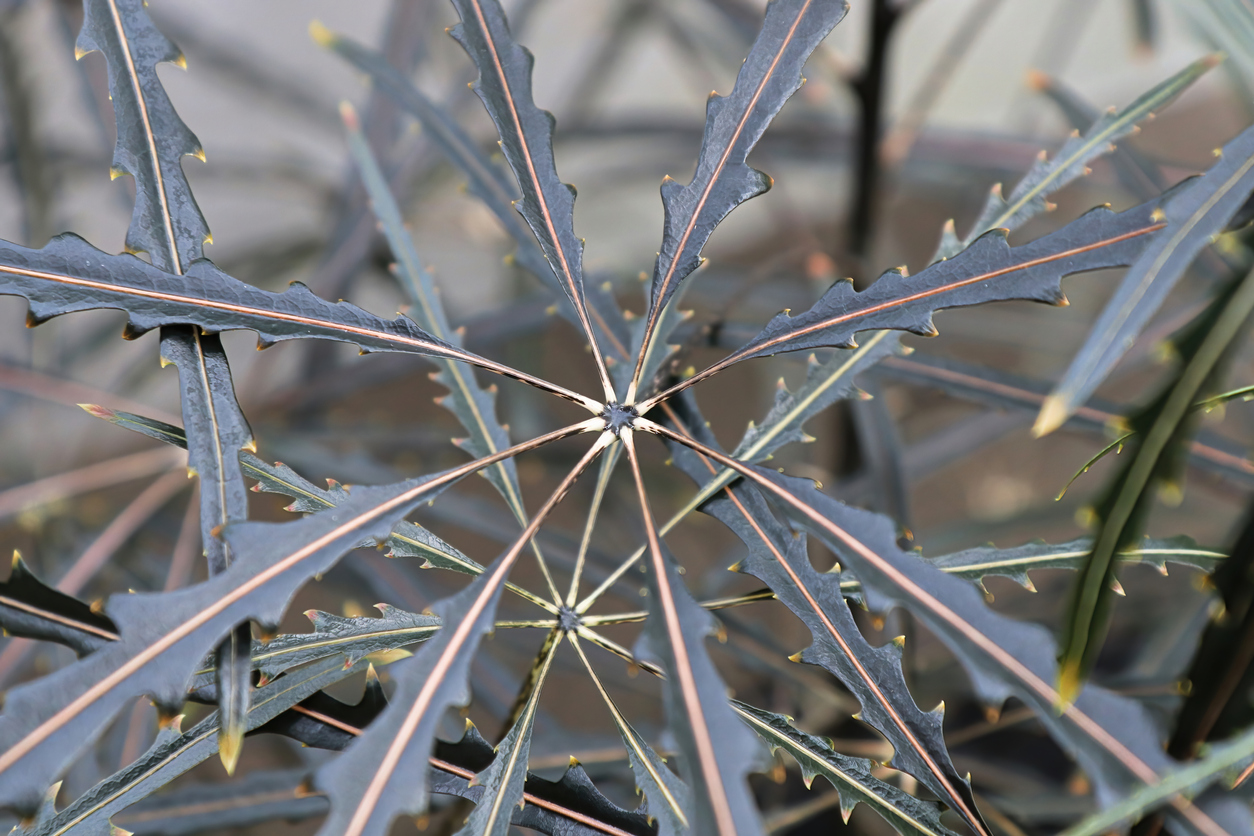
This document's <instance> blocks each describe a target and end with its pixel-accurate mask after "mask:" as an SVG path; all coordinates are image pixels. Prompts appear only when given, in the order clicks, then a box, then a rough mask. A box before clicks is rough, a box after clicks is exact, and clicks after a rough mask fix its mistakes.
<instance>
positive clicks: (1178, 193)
mask: <svg viewBox="0 0 1254 836" xmlns="http://www.w3.org/2000/svg"><path fill="white" fill-rule="evenodd" d="M1251 192H1254V128H1247V129H1246V130H1245V131H1243V132H1242V133H1241V134H1239V135H1238V136H1237V137H1236V138H1235V139H1233V140H1232V141H1231V142H1229V143H1228V144H1227V145H1225V146H1224V148H1223V152H1222V154H1221V156H1220V159H1219V162H1217V163H1215V165H1214V166H1213V167H1212V168H1211V170H1210V171H1208V172H1207V173H1206V174H1205V175H1203V176H1202V177H1198V178H1195V179H1193V180H1190V181H1186V183H1185V184H1184V185H1183V186H1180V187H1177V188H1176V189H1175V190H1174V192H1173V194H1172V196H1171V197H1170V198H1169V199H1168V200H1166V201H1164V203H1163V207H1162V213H1161V216H1162V217H1163V219H1164V220H1165V222H1166V224H1167V227H1166V229H1164V230H1163V232H1162V234H1161V235H1159V236H1157V237H1156V238H1155V240H1154V242H1153V244H1151V245H1150V246H1149V247H1148V248H1147V249H1146V250H1145V252H1144V253H1142V254H1141V255H1140V257H1139V258H1138V259H1137V260H1136V263H1134V264H1133V265H1132V266H1131V268H1129V270H1128V272H1127V273H1126V274H1125V275H1124V277H1123V281H1122V282H1120V284H1119V289H1118V290H1116V291H1115V294H1114V296H1112V297H1111V299H1110V301H1109V302H1107V303H1106V307H1105V309H1103V311H1102V315H1101V316H1100V317H1098V319H1097V322H1096V323H1094V325H1093V329H1092V330H1091V331H1090V332H1089V337H1088V339H1087V340H1086V341H1085V343H1084V345H1083V346H1081V348H1080V350H1079V351H1078V352H1077V353H1076V356H1075V358H1074V359H1073V360H1072V361H1071V366H1070V368H1068V369H1067V371H1066V373H1065V374H1064V375H1063V379H1062V380H1061V381H1060V382H1059V383H1058V385H1057V387H1055V389H1054V391H1053V392H1052V393H1051V394H1050V396H1049V399H1048V400H1047V401H1046V402H1045V405H1044V406H1043V407H1042V408H1041V414H1040V416H1039V417H1038V418H1037V422H1036V428H1035V430H1036V432H1037V434H1038V435H1043V434H1044V433H1047V432H1051V431H1053V430H1054V429H1056V428H1057V427H1058V426H1059V425H1061V424H1062V422H1063V421H1065V420H1066V419H1067V417H1068V416H1069V415H1071V414H1072V413H1073V412H1075V410H1076V409H1077V408H1078V407H1079V406H1080V405H1081V404H1083V403H1084V402H1085V400H1087V399H1088V397H1089V395H1091V394H1093V391H1094V390H1095V389H1097V387H1098V385H1099V384H1100V383H1101V382H1102V381H1103V380H1105V379H1106V376H1107V375H1108V374H1110V371H1111V369H1113V368H1114V366H1115V364H1116V363H1118V362H1119V359H1120V358H1121V357H1123V355H1124V353H1125V352H1126V351H1127V350H1128V348H1129V347H1130V346H1131V344H1132V342H1133V340H1135V339H1136V336H1137V334H1139V333H1140V332H1141V329H1142V328H1144V327H1145V325H1146V323H1148V322H1149V320H1150V317H1152V316H1153V315H1154V313H1155V312H1156V311H1157V310H1158V308H1159V307H1160V306H1161V305H1162V303H1163V301H1164V300H1165V299H1166V298H1167V294H1168V292H1169V291H1170V290H1171V289H1172V288H1173V287H1175V285H1176V282H1177V281H1179V279H1180V277H1181V276H1183V275H1184V273H1185V271H1186V270H1188V268H1189V265H1190V264H1191V263H1192V262H1193V260H1194V259H1195V258H1197V256H1198V254H1199V253H1200V252H1201V251H1202V249H1203V248H1205V247H1206V246H1207V245H1208V244H1210V242H1211V240H1212V239H1213V238H1214V237H1216V236H1217V235H1219V234H1220V233H1222V232H1223V231H1224V229H1225V228H1226V227H1227V226H1228V223H1229V221H1230V220H1232V218H1233V216H1234V215H1236V213H1237V212H1238V210H1240V209H1241V207H1242V206H1243V205H1244V204H1245V201H1246V198H1248V197H1249V196H1250V193H1251Z"/></svg>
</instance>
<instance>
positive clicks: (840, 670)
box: [672, 398, 989, 834]
mask: <svg viewBox="0 0 1254 836" xmlns="http://www.w3.org/2000/svg"><path fill="white" fill-rule="evenodd" d="M672 403H673V402H672ZM680 406H681V407H683V412H684V413H685V414H684V415H683V416H680V415H675V416H674V419H673V423H675V424H676V429H677V430H678V431H679V432H681V433H683V434H685V435H687V436H689V437H691V438H695V439H697V440H698V441H700V442H701V443H702V444H705V445H707V446H709V447H710V448H712V449H717V448H718V443H717V441H716V440H715V439H714V437H713V433H711V432H710V431H709V428H708V427H707V426H706V424H705V421H704V419H702V417H701V416H700V414H699V413H698V412H697V411H696V405H695V403H693V402H692V399H690V398H686V399H684V401H683V402H681V404H680ZM675 419H677V420H675ZM672 454H673V457H674V460H675V463H676V464H677V465H679V467H680V468H681V469H682V470H684V472H686V473H687V474H688V475H689V476H691V477H692V478H693V479H694V480H695V481H696V482H697V483H698V484H700V483H701V482H702V481H703V480H705V479H708V478H709V477H710V475H711V474H713V473H716V472H717V471H716V469H715V466H714V464H713V463H712V462H710V461H709V460H708V459H704V458H702V457H700V456H699V455H697V454H696V453H694V452H693V451H691V450H689V449H688V448H687V447H684V446H682V445H672ZM701 510H702V511H704V512H706V513H707V514H710V515H711V516H713V517H715V518H716V519H718V520H719V521H721V522H722V523H723V524H724V525H726V526H727V527H728V528H730V529H731V530H732V531H733V532H735V534H736V536H737V537H739V538H740V539H741V541H742V542H744V544H745V545H746V546H747V547H748V549H749V556H748V558H746V559H745V560H744V561H743V562H741V563H738V564H737V565H735V566H733V567H731V568H732V570H733V571H738V572H744V573H746V574H749V575H752V576H753V577H755V578H758V579H759V580H761V581H763V582H764V583H766V585H767V586H769V587H770V588H771V589H772V590H773V591H774V592H775V597H776V598H777V599H778V600H779V601H781V602H782V603H783V604H784V605H785V606H787V607H788V609H790V610H792V612H793V613H794V614H795V615H796V616H797V617H798V618H800V619H801V620H802V622H804V623H805V625H806V627H808V628H809V630H810V632H811V634H812V635H813V637H814V642H813V644H811V645H810V647H809V648H807V649H806V650H805V651H803V652H802V653H800V654H798V655H797V656H796V657H793V658H794V659H796V660H797V661H801V662H806V663H808V664H812V665H819V666H821V667H823V668H824V669H826V670H827V671H829V672H831V673H832V674H834V675H835V676H836V677H837V678H838V679H840V681H841V682H842V683H844V685H845V687H847V688H848V689H849V690H850V691H851V692H852V693H853V695H854V696H855V697H857V699H858V701H859V703H861V705H862V711H861V713H860V715H859V716H860V717H861V719H862V720H863V721H864V722H866V723H868V724H870V725H871V726H872V727H873V728H875V729H876V730H877V731H879V732H880V733H881V734H883V735H884V737H885V738H886V739H887V740H888V742H889V743H890V744H892V747H893V751H894V754H893V759H892V761H891V762H890V763H891V765H892V766H893V767H894V768H896V769H899V770H901V771H903V772H906V773H909V774H910V775H913V776H914V777H916V778H918V779H919V781H920V782H921V783H922V784H923V785H924V786H926V787H927V788H928V789H929V790H931V791H932V792H933V793H934V794H935V795H936V797H937V798H939V799H941V801H943V802H944V803H945V804H947V805H948V806H949V807H951V808H953V810H954V811H955V812H957V813H958V815H960V816H961V817H962V818H963V820H964V821H966V823H967V825H968V826H969V827H970V828H971V829H972V831H973V832H975V833H977V834H988V833H989V830H988V825H986V824H985V823H984V821H983V819H982V818H981V816H980V813H979V810H978V809H977V808H976V805H975V798H974V796H973V795H972V793H971V787H970V785H969V784H968V783H967V782H966V781H965V780H963V778H962V777H961V776H960V775H959V774H958V771H957V770H956V769H955V768H954V765H953V763H952V761H951V760H950V757H949V752H948V750H947V748H946V746H945V737H944V730H943V728H942V725H941V723H942V719H943V716H944V713H943V711H941V710H936V711H930V712H923V711H921V710H920V709H919V707H918V706H917V705H916V704H915V702H914V698H913V697H912V696H911V694H910V690H909V688H908V687H907V686H906V680H905V675H904V674H903V673H902V669H901V649H900V647H899V646H898V645H897V644H895V643H890V644H887V645H884V646H883V647H878V648H877V647H872V646H871V644H870V643H869V642H867V640H866V639H865V637H863V635H862V632H861V631H860V630H859V629H858V625H857V624H855V623H854V620H853V615H852V613H850V612H849V605H848V604H847V603H846V602H845V598H844V595H843V594H842V592H841V575H840V573H827V574H819V573H818V572H816V571H815V570H814V568H813V567H812V566H811V565H810V557H809V553H808V552H807V550H806V539H805V537H804V536H800V537H793V536H792V532H791V531H789V530H788V528H787V527H786V526H784V525H783V524H781V523H780V522H779V520H777V519H776V518H775V515H774V514H773V513H771V511H770V510H769V509H768V508H767V506H766V502H765V501H764V500H763V498H762V495H761V494H760V493H759V492H758V490H757V489H756V488H755V487H754V486H752V485H746V484H743V483H742V484H740V485H738V486H735V487H732V486H729V487H727V488H725V489H724V491H723V492H722V493H720V494H717V495H715V496H714V497H712V498H711V499H710V500H709V501H708V502H707V503H706V504H704V505H703V506H702V507H701Z"/></svg>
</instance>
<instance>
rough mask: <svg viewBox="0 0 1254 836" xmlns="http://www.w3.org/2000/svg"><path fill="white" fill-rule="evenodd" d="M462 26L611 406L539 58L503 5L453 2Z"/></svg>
mask: <svg viewBox="0 0 1254 836" xmlns="http://www.w3.org/2000/svg"><path fill="white" fill-rule="evenodd" d="M453 6H454V8H456V9H457V14H458V15H459V16H460V17H461V23H460V24H458V25H457V26H455V27H453V28H452V29H451V30H450V34H451V35H452V36H453V37H454V38H456V39H457V42H458V43H460V44H461V45H462V47H463V48H464V49H465V50H466V53H467V54H468V55H469V56H470V59H471V60H472V61H474V62H475V66H476V67H477V68H478V69H479V77H478V79H476V80H475V82H474V84H473V85H472V87H473V88H474V91H475V93H477V94H478V95H479V98H480V99H482V100H483V104H484V107H486V108H487V110H488V115H489V116H491V117H492V121H493V122H494V123H495V124H496V130H497V133H498V134H499V135H500V137H501V150H502V151H503V152H504V154H505V159H506V160H508V161H509V164H510V167H511V168H513V169H514V176H515V177H516V178H517V180H518V185H519V187H520V188H521V189H522V201H521V202H520V203H519V204H518V205H517V208H518V211H519V212H521V213H522V216H523V217H524V218H525V219H526V220H527V223H528V224H529V225H530V226H531V230H532V232H534V233H535V236H536V240H537V241H539V242H540V249H541V250H543V252H544V257H545V258H547V259H548V261H549V267H550V268H551V269H552V270H553V273H554V275H556V276H557V279H558V282H559V283H560V284H561V286H562V290H563V292H565V294H566V295H567V297H569V298H570V301H571V304H573V305H574V306H575V313H576V314H577V315H578V317H579V323H580V325H581V326H582V327H583V332H584V336H585V337H587V339H588V343H589V345H590V346H591V347H592V356H593V359H594V360H595V361H596V366H597V374H598V375H599V377H600V379H601V385H602V387H603V388H604V390H605V398H606V400H607V401H612V400H614V387H613V384H612V383H611V382H610V377H609V372H608V371H607V369H606V366H605V357H604V355H603V354H602V353H601V349H600V348H599V347H598V344H597V336H596V331H595V330H593V327H592V321H591V319H590V318H589V316H588V303H587V299H586V298H585V294H584V286H583V241H582V240H581V239H579V238H578V237H576V235H575V190H574V188H573V187H571V186H568V185H567V184H565V183H563V182H562V181H561V178H559V177H558V176H557V167H556V165H555V164H554V161H553V128H554V126H555V124H556V122H555V120H554V119H553V114H551V113H549V112H548V111H546V110H541V109H540V108H538V107H536V104H535V102H534V101H533V100H532V97H531V70H532V66H533V65H534V63H535V59H534V58H533V57H532V55H531V53H530V52H528V51H527V50H526V49H524V48H523V47H522V46H521V45H519V44H518V42H517V41H515V40H514V38H513V36H512V35H511V34H510V31H509V24H508V22H507V21H506V20H505V11H504V10H503V9H502V8H501V4H500V3H499V2H498V0H453Z"/></svg>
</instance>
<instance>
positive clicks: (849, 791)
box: [732, 700, 952, 836]
mask: <svg viewBox="0 0 1254 836" xmlns="http://www.w3.org/2000/svg"><path fill="white" fill-rule="evenodd" d="M732 708H733V709H735V711H736V713H737V714H739V715H740V717H741V719H743V720H744V722H745V723H746V724H747V725H748V726H749V728H751V729H753V730H754V731H755V732H757V733H758V735H759V736H760V737H761V738H762V739H763V740H764V741H766V743H767V745H769V746H770V747H771V750H772V751H783V752H787V753H788V755H789V756H790V757H792V759H793V760H795V761H796V762H797V765H798V766H800V767H801V776H802V778H804V779H805V782H806V786H807V787H809V786H810V784H811V782H812V781H813V780H814V779H815V777H816V776H819V775H821V776H823V777H824V778H826V779H827V780H828V782H830V783H831V785H832V786H833V787H835V788H836V791H837V792H838V793H840V814H841V816H842V817H843V818H844V820H845V822H846V823H847V822H848V821H849V816H850V815H851V814H852V813H853V808H854V807H855V806H857V804H858V803H862V804H866V805H867V806H868V807H870V808H871V809H872V810H874V811H875V812H876V813H878V814H879V815H880V817H881V818H883V819H884V821H886V822H888V824H889V825H891V826H892V828H893V829H894V830H896V831H897V832H898V833H900V834H902V836H951V834H952V831H951V830H949V829H948V828H947V827H945V826H944V825H943V824H941V820H940V808H939V807H938V806H937V805H935V804H933V803H931V802H928V801H921V800H919V799H917V798H915V797H914V796H912V795H910V794H909V793H906V792H902V791H901V790H899V789H897V788H896V787H894V786H893V785H892V784H887V783H885V782H883V781H881V780H880V779H878V778H876V777H875V776H873V775H872V774H871V768H872V766H873V764H872V763H871V761H869V760H866V759H865V758H851V757H849V756H848V755H842V754H841V753H840V752H837V751H836V750H835V749H833V748H832V744H831V741H830V740H826V739H824V738H821V737H816V736H815V735H812V734H806V733H805V732H803V731H800V730H799V729H797V728H796V727H795V726H793V725H792V723H791V722H789V718H787V717H785V716H783V715H782V714H775V713H773V712H770V711H763V710H761V709H760V708H754V707H753V706H751V705H748V704H746V703H743V702H740V701H739V700H733V701H732Z"/></svg>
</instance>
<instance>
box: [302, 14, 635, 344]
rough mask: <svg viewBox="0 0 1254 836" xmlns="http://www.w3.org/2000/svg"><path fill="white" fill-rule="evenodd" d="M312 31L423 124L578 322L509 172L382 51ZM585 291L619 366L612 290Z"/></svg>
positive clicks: (618, 316)
mask: <svg viewBox="0 0 1254 836" xmlns="http://www.w3.org/2000/svg"><path fill="white" fill-rule="evenodd" d="M312 32H313V35H314V37H315V39H317V40H318V42H319V43H321V44H323V45H324V46H326V47H328V48H329V49H333V50H335V52H336V53H337V54H338V55H340V56H341V57H343V58H344V59H345V60H347V61H349V62H351V63H352V64H353V66H355V67H357V68H358V69H359V70H361V71H362V72H365V73H367V74H369V75H370V78H371V81H372V82H373V83H374V84H375V85H377V86H378V88H379V89H380V90H383V91H385V92H386V93H387V94H388V95H389V96H391V97H392V98H393V99H394V100H395V101H396V103H397V104H399V105H400V106H401V107H402V108H404V109H405V110H406V111H408V112H409V113H410V115H412V116H413V117H414V118H416V119H417V120H418V121H419V122H420V123H421V124H422V127H423V130H424V131H425V132H426V134H427V136H429V137H430V138H431V139H432V141H434V142H435V144H436V145H437V146H439V148H440V150H441V151H442V152H443V153H444V155H445V156H446V157H447V158H448V159H449V161H450V162H451V163H453V165H455V166H457V168H458V170H460V171H461V172H462V174H463V175H465V177H466V181H467V185H468V186H469V189H470V192H471V193H472V194H474V195H475V196H476V197H478V198H479V199H480V200H482V201H483V203H484V205H485V206H487V207H488V209H490V210H491V211H492V214H493V215H495V216H496V217H497V220H499V221H500V222H501V225H502V226H503V227H505V230H506V232H508V233H509V235H510V236H511V237H512V238H513V239H514V242H515V243H516V244H517V247H518V249H517V251H516V252H515V254H514V258H515V259H516V260H517V262H518V264H519V265H521V266H522V267H523V268H524V269H526V270H527V271H528V272H530V273H532V274H533V275H535V276H536V277H537V278H539V279H540V280H541V281H542V282H544V283H545V285H546V286H548V287H549V288H550V289H552V290H553V291H554V292H555V293H556V294H557V297H558V300H559V301H558V305H559V311H560V312H561V314H562V315H563V316H564V317H566V318H567V319H569V320H570V321H571V322H573V323H574V324H575V325H576V326H578V325H579V315H578V313H576V311H575V308H574V304H573V302H571V300H570V297H569V296H567V295H566V292H565V290H564V289H563V287H562V285H561V283H560V281H559V279H558V277H557V276H556V275H554V273H553V270H552V268H550V267H549V262H548V261H547V260H546V259H545V257H544V254H543V253H542V252H541V251H540V248H539V245H538V244H537V243H536V238H535V235H533V234H532V232H531V229H530V227H528V226H527V225H526V224H525V223H523V221H522V219H521V218H520V217H519V216H518V212H517V211H516V210H515V208H514V202H515V201H516V200H517V199H518V191H517V188H516V186H515V184H514V183H512V182H511V181H510V179H509V176H508V175H507V174H505V173H504V172H502V171H501V170H500V167H499V166H497V165H496V164H494V163H493V162H492V161H491V160H489V159H488V158H487V157H486V156H485V155H484V154H482V153H481V152H480V151H479V149H478V148H477V147H476V146H475V143H474V140H472V139H471V138H470V137H469V136H468V135H467V134H466V132H465V131H464V130H462V128H461V126H460V125H458V124H457V123H456V122H455V121H454V120H453V118H452V116H450V115H449V114H448V112H447V111H445V110H444V109H443V108H442V107H440V105H439V104H437V103H436V102H433V101H431V100H430V99H428V98H427V97H426V96H425V95H424V94H423V92H422V91H421V90H419V89H418V88H417V87H416V86H414V85H413V84H412V83H411V82H410V81H409V80H408V79H407V78H405V77H404V75H402V74H401V73H400V72H399V71H398V70H396V68H394V67H392V66H391V65H389V64H388V63H387V61H386V59H384V57H383V56H382V55H380V54H379V53H377V52H374V51H373V50H371V49H368V48H366V47H364V46H362V45H361V44H358V43H356V42H354V41H352V40H349V39H348V38H345V37H342V36H340V35H337V34H335V33H333V32H330V31H328V30H326V29H324V28H322V27H320V26H317V25H315V26H313V27H312ZM584 295H585V301H587V303H588V315H589V317H591V319H592V323H593V325H595V326H596V329H597V339H598V342H599V344H600V345H602V346H604V347H605V348H607V349H610V350H612V353H613V355H614V356H616V357H617V358H618V359H619V362H620V364H621V361H622V360H624V359H626V358H627V348H626V346H627V339H628V337H627V332H626V324H625V323H624V321H623V312H622V310H621V309H620V308H619V307H618V301H617V300H616V299H615V298H614V294H613V293H612V292H610V291H609V290H608V289H606V288H603V287H601V286H598V285H597V284H596V283H595V282H592V281H589V282H588V283H587V284H585V286H584ZM606 359H607V362H608V361H609V360H610V358H609V357H607V358H606Z"/></svg>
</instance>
